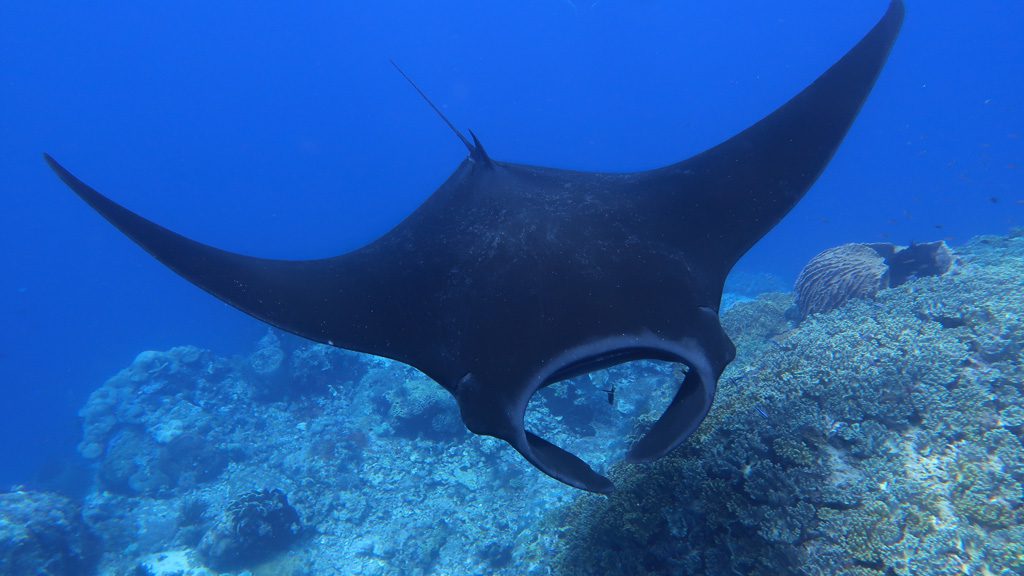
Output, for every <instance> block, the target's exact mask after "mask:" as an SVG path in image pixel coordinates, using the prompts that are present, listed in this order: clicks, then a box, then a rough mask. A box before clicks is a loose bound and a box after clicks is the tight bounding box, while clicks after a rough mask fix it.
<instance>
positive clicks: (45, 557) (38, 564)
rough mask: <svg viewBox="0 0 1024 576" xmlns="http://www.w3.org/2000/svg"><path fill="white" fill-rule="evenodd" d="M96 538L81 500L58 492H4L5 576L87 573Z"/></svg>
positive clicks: (0, 548) (0, 532)
mask: <svg viewBox="0 0 1024 576" xmlns="http://www.w3.org/2000/svg"><path fill="white" fill-rule="evenodd" d="M97 556H98V554H97V543H96V538H95V536H94V535H93V534H92V532H90V530H89V529H88V527H87V526H86V525H85V523H84V522H83V521H82V515H81V512H80V511H79V508H78V506H76V505H75V504H74V503H72V502H71V501H70V500H68V499H67V498H65V497H63V496H59V495H57V494H49V493H41V492H21V491H19V492H10V493H6V494H0V572H2V573H3V574H4V575H5V576H63V575H65V574H88V573H90V572H91V571H92V569H93V566H94V565H95V563H96V558H97Z"/></svg>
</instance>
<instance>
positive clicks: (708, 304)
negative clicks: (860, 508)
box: [46, 0, 903, 492]
mask: <svg viewBox="0 0 1024 576" xmlns="http://www.w3.org/2000/svg"><path fill="white" fill-rule="evenodd" d="M902 20H903V5H902V2H900V1H899V0H896V1H894V2H892V4H891V5H890V6H889V8H888V11H887V12H886V14H885V16H884V17H883V18H882V19H881V21H879V22H878V24H877V25H876V26H875V27H874V28H873V29H872V30H871V31H870V32H869V33H868V34H867V36H865V37H864V38H863V39H862V40H861V41H860V42H859V43H858V44H857V45H856V46H854V47H853V49H851V50H850V51H849V52H848V53H847V54H846V55H845V56H843V57H842V59H840V60H839V61H838V62H837V63H836V64H835V65H833V66H832V67H831V68H830V69H829V70H828V71H826V72H825V73H824V74H823V75H822V76H821V77H820V78H818V79H817V80H815V81H814V82H813V83H812V84H811V85H810V86H808V87H807V88H806V89H804V90H803V91H802V92H800V93H799V94H797V95H796V96H795V97H794V98H793V99H792V100H790V101H789V102H787V103H786V104H784V105H783V106H782V107H780V108H779V109H777V110H776V111H774V112H773V113H771V114H770V115H768V116H767V117H766V118H764V119H763V120H761V121H760V122H758V123H756V124H754V125H753V126H751V127H750V128H747V129H746V130H744V131H743V132H741V133H739V134H738V135H736V136H734V137H732V138H730V139H729V140H726V141H725V142H723V143H721V144H719V145H717V146H715V147H713V148H711V149H709V150H706V151H704V152H702V153H700V154H698V155H696V156H694V157H692V158H690V159H687V160H684V161H682V162H679V163H677V164H673V165H671V166H666V167H664V168H659V169H656V170H649V171H645V172H635V173H629V174H608V173H592V172H574V171H569V170H556V169H552V168H542V167H537V166H525V165H521V164H512V163H507V162H500V161H497V160H494V159H492V158H491V157H490V156H488V155H487V153H486V152H485V151H484V148H483V147H482V146H481V145H480V142H479V140H477V138H476V136H475V135H473V137H472V141H470V140H469V139H466V138H465V137H464V136H462V135H461V134H460V137H461V138H462V139H463V142H464V143H465V144H466V145H467V147H468V148H469V151H470V153H469V155H468V157H467V158H466V159H465V160H463V161H462V163H461V164H459V166H458V168H456V170H455V172H454V173H453V174H452V175H451V176H450V177H449V178H448V180H447V181H446V182H445V183H444V184H443V185H442V186H441V187H440V188H439V189H438V190H437V191H436V192H434V194H433V195H431V196H430V197H429V198H428V199H427V200H426V201H425V202H424V203H423V205H422V206H420V207H419V208H418V209H416V211H414V212H413V213H412V214H410V215H409V216H408V217H407V218H406V219H405V220H404V221H402V222H401V223H400V224H398V226H396V227H395V228H394V229H392V230H391V231H390V232H388V233H387V234H385V235H384V236H382V237H381V238H379V239H377V240H376V241H374V242H372V243H370V244H369V245H367V246H365V247H363V248H360V249H358V250H355V251H353V252H349V253H346V254H342V255H340V256H336V257H334V258H327V259H322V260H302V261H290V260H267V259H263V258H254V257H250V256H243V255H239V254H233V253H230V252H225V251H223V250H218V249H217V248H213V247H210V246H206V245H203V244H200V243H198V242H195V241H194V240H190V239H188V238H185V237H184V236H181V235H178V234H176V233H174V232H172V231H170V230H168V229H166V228H163V227H162V226H159V225H157V224H155V223H153V222H150V221H149V220H146V219H145V218H142V217H141V216H139V215H137V214H135V213H134V212H131V211H130V210H128V209H126V208H124V207H122V206H120V205H118V204H116V203H115V202H113V201H111V200H110V199H108V198H106V197H105V196H103V195H101V194H100V193H98V192H96V191H95V190H93V189H92V188H90V187H89V186H87V185H86V184H84V183H83V182H82V181H81V180H79V179H78V178H76V177H75V176H73V175H72V174H71V173H69V172H68V171H67V170H65V169H64V168H63V167H61V166H60V165H59V164H57V162H56V161H54V160H53V159H52V158H50V157H49V156H47V157H46V160H47V162H48V163H49V164H50V166H51V167H52V168H53V170H54V171H55V172H56V173H57V175H58V176H60V178H61V179H62V180H63V181H64V182H65V183H66V184H67V185H68V186H70V187H71V189H72V190H74V191H75V192H76V193H77V194H78V195H79V196H80V197H81V198H82V199H83V200H85V201H86V202H87V203H89V205H91V206H92V207H93V208H94V209H96V211H97V212H99V213H100V214H101V215H102V216H103V217H104V218H106V219H107V220H109V221H110V222H111V223H112V224H113V225H114V226H116V227H117V228H119V229H120V230H121V231H122V232H124V233H125V234H126V235H127V236H128V237H130V238H131V239H132V240H134V241H135V242H137V243H138V244H139V245H140V246H142V247H143V248H144V249H145V250H146V251H147V252H149V253H150V254H152V255H153V256H154V257H155V258H157V259H158V260H160V261H161V262H163V263H164V264H166V265H167V266H168V267H170V268H171V269H172V270H174V271H175V272H177V273H178V274H180V275H181V276H183V277H185V278H186V279H188V280H189V281H190V282H192V283H194V284H196V285H197V286H199V287H201V288H203V289H204V290H206V291H208V292H210V293H211V294H213V295H214V296H216V297H218V298H220V299H221V300H223V301H225V302H227V303H228V304H231V305H232V306H234V307H236V308H238V309H239V310H242V311H243V312H246V313H248V314H251V315H252V316H255V317H256V318H259V319H260V320H263V321H264V322H267V323H269V324H272V325H274V326H277V327H279V328H281V329H283V330H287V331H289V332H293V333H295V334H298V335H300V336H303V337H305V338H308V339H310V340H315V341H317V342H322V343H326V344H330V345H332V346H337V347H340V348H346V349H349V350H355V351H359V352H366V353H369V354H376V355H378V356H385V357H388V358H392V359H394V360H397V361H399V362H404V363H406V364H409V365H411V366H414V367H415V368H418V369H419V370H421V371H422V372H424V373H425V374H426V375H427V376H429V377H430V378H432V379H434V380H435V381H436V382H437V383H438V384H440V385H441V386H443V387H444V388H445V389H446V390H448V391H449V392H451V394H452V396H454V397H455V399H456V401H457V402H458V405H459V408H460V410H461V413H462V419H463V421H464V422H465V424H466V426H467V427H468V428H469V429H470V430H471V431H472V432H474V433H476V434H484V435H488V436H494V437H496V438H500V439H502V440H504V441H506V442H508V443H509V444H510V445H511V446H512V447H513V448H515V449H516V450H517V451H519V453H520V454H522V455H523V456H524V457H525V458H526V459H527V460H529V461H530V462H531V463H532V464H533V465H534V466H536V467H537V468H539V469H540V470H542V471H543V472H545V473H546V474H549V475H550V476H552V477H553V478H555V479H557V480H560V481H562V482H564V483H566V484H569V485H571V486H575V487H577V488H582V489H584V490H590V491H594V492H609V491H611V490H612V488H613V486H612V483H611V482H610V481H609V480H608V479H607V478H605V477H603V476H601V475H600V474H598V473H596V472H595V471H594V470H592V469H591V468H590V466H588V465H587V464H586V463H585V462H583V461H582V460H580V459H579V458H577V457H576V456H574V455H573V454H571V453H569V452H567V451H565V450H563V449H561V448H559V447H557V446H555V445H553V444H551V443H550V442H548V441H546V440H544V439H543V438H541V437H540V436H538V435H537V434H535V433H532V432H528V431H526V430H525V429H524V425H523V420H524V416H525V412H526V407H527V403H528V401H529V399H530V397H531V396H532V395H533V394H534V392H536V391H537V390H538V389H540V388H542V387H544V386H547V385H549V384H552V383H555V382H558V381H561V380H564V379H567V378H570V377H573V376H576V375H580V374H585V373H588V372H591V371H593V370H598V369H601V368H606V367H608V366H612V365H615V364H619V363H622V362H629V361H632V360H639V359H656V360H665V361H671V362H679V363H682V364H685V365H686V367H687V371H686V376H685V377H684V379H683V382H682V384H681V385H680V387H679V390H678V392H677V393H676V395H675V398H674V399H673V400H672V402H671V404H670V405H669V406H668V408H667V409H666V410H665V413H664V414H663V415H662V416H661V418H660V419H659V420H658V421H657V423H655V424H654V426H653V427H652V428H651V430H650V431H649V432H648V433H647V434H646V435H645V436H644V437H643V438H641V439H640V440H639V441H637V442H636V444H635V445H634V446H633V447H632V448H631V450H630V452H629V454H628V456H627V458H628V460H629V461H633V462H642V461H648V460H653V459H655V458H658V457H660V456H662V455H664V454H666V453H667V452H669V451H670V450H672V449H673V448H675V447H676V446H678V445H679V444H680V443H682V442H683V441H684V440H685V439H686V438H687V437H688V436H689V435H690V434H692V433H693V431H694V430H695V429H696V428H697V426H698V425H699V424H700V423H701V421H702V420H703V419H704V416H705V415H706V414H707V413H708V410H709V408H710V407H711V403H712V400H713V399H714V396H715V389H716V386H717V382H718V378H719V376H720V375H721V374H722V371H723V370H724V369H725V367H726V365H727V364H728V363H729V362H730V361H732V359H733V357H734V356H735V348H734V347H733V344H732V342H731V341H730V340H729V338H728V337H727V336H726V334H725V333H724V332H723V330H722V327H721V326H720V324H719V321H718V307H719V305H720V300H721V296H722V289H723V284H724V282H725V277H726V275H727V274H728V273H729V270H730V269H731V268H732V267H733V265H734V264H735V263H736V261H737V260H738V259H739V258H740V256H742V255H743V254H744V253H745V252H746V251H747V250H748V249H749V248H750V247H751V246H753V245H754V243H756V242H757V241H758V240H759V239H760V238H761V237H762V236H764V234H765V233H767V232H768V231H769V230H770V229H771V228H772V227H773V226H775V224H776V223H778V222H779V220H781V219H782V217H783V216H785V214H786V213H787V212H789V210H790V209H791V208H793V206H794V205H795V204H796V203H797V201H799V200H800V198H801V197H802V196H803V195H804V193H805V192H806V191H807V190H808V188H810V186H811V184H812V183H813V182H814V181H815V180H816V179H817V178H818V176H819V175H820V174H821V172H822V171H823V170H824V169H825V165H826V164H827V163H828V162H829V160H830V159H831V158H832V155H833V154H834V153H835V151H836V148H837V147H838V146H839V143H840V141H841V140H842V139H843V137H844V136H845V134H846V132H847V130H848V129H849V127H850V125H851V124H852V122H853V120H854V118H855V117H856V116H857V113H858V111H859V110H860V108H861V106H862V104H863V103H864V101H865V99H866V98H867V95H868V92H870V90H871V88H872V86H873V85H874V83H875V79H876V78H877V77H878V74H879V72H880V71H881V69H882V66H883V64H884V63H885V61H886V59H887V57H888V54H889V51H890V49H891V47H892V44H893V42H894V41H895V39H896V36H897V33H898V31H899V28H900V25H901V23H902Z"/></svg>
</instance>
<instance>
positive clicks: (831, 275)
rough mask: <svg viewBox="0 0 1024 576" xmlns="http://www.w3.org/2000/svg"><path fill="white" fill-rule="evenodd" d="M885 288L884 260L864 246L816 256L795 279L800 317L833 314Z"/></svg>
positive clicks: (876, 252) (887, 284) (887, 279)
mask: <svg viewBox="0 0 1024 576" xmlns="http://www.w3.org/2000/svg"><path fill="white" fill-rule="evenodd" d="M888 287H889V267H888V266H887V265H886V263H885V258H883V257H882V255H881V254H879V253H878V251H877V250H875V249H874V248H872V247H871V246H869V245H867V244H843V245H842V246H836V247H835V248H829V249H828V250H825V251H824V252H822V253H821V254H818V255H817V256H815V257H814V258H811V261H810V262H808V263H807V266H804V269H803V270H801V271H800V276H799V277H797V279H796V302H797V306H798V307H799V308H800V315H801V316H803V317H804V318H806V317H807V316H808V315H809V314H814V313H817V312H827V311H829V310H834V309H836V308H838V307H840V306H842V305H843V304H846V302H847V301H848V300H850V299H852V298H870V297H872V296H874V295H875V294H877V293H878V291H879V290H881V289H883V288H888Z"/></svg>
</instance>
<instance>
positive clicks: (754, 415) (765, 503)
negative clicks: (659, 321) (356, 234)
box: [0, 237, 1024, 576]
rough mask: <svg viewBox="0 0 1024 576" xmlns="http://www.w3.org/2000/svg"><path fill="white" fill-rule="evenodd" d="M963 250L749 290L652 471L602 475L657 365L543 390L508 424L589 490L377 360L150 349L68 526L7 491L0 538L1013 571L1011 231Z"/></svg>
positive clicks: (91, 435)
mask: <svg viewBox="0 0 1024 576" xmlns="http://www.w3.org/2000/svg"><path fill="white" fill-rule="evenodd" d="M872 250H874V248H872ZM875 253H876V255H877V254H878V252H875ZM899 253H900V252H898V251H894V252H893V253H892V254H889V255H888V258H889V259H890V260H891V258H892V256H893V255H896V254H899ZM910 256H913V258H910V260H915V261H916V260H918V259H919V257H918V256H916V255H913V254H909V255H907V257H908V258H909V257H910ZM926 256H927V257H926V258H924V260H926V261H927V260H928V259H930V258H932V256H928V255H926ZM881 257H882V258H883V260H884V259H886V258H887V256H884V255H882V256H881ZM956 257H957V262H958V264H957V266H956V267H955V268H954V269H952V270H951V271H949V272H948V273H946V274H945V275H942V276H926V275H925V274H924V273H923V272H922V273H921V274H917V273H913V274H909V275H908V276H907V282H905V283H904V284H902V285H901V286H898V287H895V288H888V289H882V290H879V291H878V292H877V293H876V294H875V295H874V297H873V298H871V299H856V300H851V301H849V302H847V304H846V305H845V306H843V307H841V308H838V309H835V310H832V311H830V312H826V313H820V314H814V315H812V316H810V317H808V318H806V319H803V320H802V321H801V322H798V321H799V320H801V318H799V317H798V316H797V315H794V313H793V311H794V309H795V307H794V296H793V295H792V294H786V293H760V294H757V295H756V299H755V298H753V296H754V295H755V294H745V295H743V296H742V297H741V298H739V300H743V301H738V302H737V303H735V305H734V306H733V307H731V308H730V309H729V310H728V311H727V312H725V313H724V315H723V318H722V323H723V326H724V327H725V329H726V331H727V332H728V333H729V334H731V335H732V337H733V339H734V340H735V342H736V343H737V347H738V351H739V356H738V357H737V358H736V360H735V361H734V362H733V363H732V365H730V367H729V369H728V370H727V371H726V373H725V374H724V375H723V377H722V379H721V383H720V387H719V394H718V399H717V401H716V403H715V406H714V408H713V409H712V411H711V413H710V414H709V416H708V419H707V420H706V421H705V422H704V424H702V425H701V427H700V428H699V429H698V431H697V433H696V434H695V435H694V436H693V437H692V438H691V439H690V440H688V441H687V442H686V444H684V445H683V446H682V447H681V448H679V449H677V450H676V451H674V452H673V453H671V454H670V455H668V456H667V457H665V458H663V459H662V460H660V461H658V462H656V463H653V464H647V465H635V466H633V465H626V464H616V462H618V461H619V460H620V459H621V458H622V454H623V453H624V451H625V450H626V448H627V447H628V445H629V442H630V441H631V439H633V438H636V437H637V436H638V435H639V434H640V433H641V432H642V431H643V429H644V427H645V426H649V425H650V423H651V422H653V421H654V420H655V419H656V417H657V416H658V415H660V413H661V411H662V410H664V408H665V406H666V405H667V404H668V402H669V401H670V400H671V398H672V396H673V394H674V392H675V388H676V386H677V385H678V382H679V381H680V379H681V374H680V372H679V369H678V366H675V365H671V364H665V363H658V362H634V363H630V364H625V365H621V366H616V367H613V368H609V369H608V370H604V371H600V372H595V373H592V374H589V375H586V376H581V377H578V378H574V379H572V380H570V381H567V382H562V383H558V384H556V385H553V386H550V387H547V388H545V389H543V390H541V391H539V392H538V393H537V394H536V395H535V396H534V397H533V398H532V399H531V402H530V406H529V410H528V412H527V417H526V424H527V428H528V429H530V430H533V431H536V432H538V433H540V434H541V435H543V436H544V437H545V438H548V439H550V440H551V441H552V442H554V443H556V444H558V445H560V446H564V447H566V448H568V449H570V450H572V451H573V452H575V453H577V454H580V455H581V456H582V457H583V458H584V459H585V460H586V461H588V462H591V463H593V465H594V466H595V468H598V469H599V470H600V471H602V472H605V471H608V470H609V469H610V472H609V474H610V475H611V476H612V478H613V479H614V480H615V481H616V483H617V485H618V487H619V490H618V491H617V492H616V493H614V494H612V495H611V496H610V497H600V496H593V495H581V494H580V493H579V492H577V491H575V490H573V489H571V488H568V487H566V486H564V485H562V484H560V483H558V482H556V481H554V480H551V479H549V478H547V477H546V476H543V475H541V474H539V473H537V472H536V471H535V470H534V469H532V468H531V467H530V466H529V465H527V464H525V463H524V462H523V461H522V460H521V458H519V457H518V456H517V455H514V454H512V453H510V452H511V451H510V450H509V449H508V447H507V446H505V445H504V444H503V443H501V442H499V441H496V440H493V439H489V438H483V437H477V436H473V435H471V434H469V433H468V432H467V431H466V430H465V429H464V428H463V427H462V425H461V424H460V422H459V419H458V411H457V408H456V406H455V404H454V402H453V400H452V399H451V398H450V397H449V396H448V394H447V392H445V391H444V390H442V389H440V388H439V387H438V386H437V385H436V384H434V383H433V382H431V381H430V380H429V379H427V378H426V377H425V376H424V375H423V374H421V373H419V372H418V371H416V370H414V369H411V368H409V367H407V366H403V365H400V364H397V363H394V362H391V361H388V360H384V359H380V358H375V357H370V356H363V355H358V354H354V353H349V352H345V351H341V350H337V349H334V348H330V347H326V346H320V345H315V344H310V343H307V342H304V341H300V340H298V339H295V338H293V337H291V336H288V335H283V334H278V333H275V332H271V333H268V335H267V336H266V337H264V338H263V339H261V340H260V342H259V343H258V344H257V347H256V350H255V352H254V353H253V354H251V355H250V356H248V357H243V358H237V359H226V358H222V357H218V356H216V355H214V354H213V353H211V352H208V351H204V350H200V349H198V348H194V347H188V346H185V347H179V348H173V349H171V350H168V351H165V352H145V353H143V354H140V355H139V356H138V357H137V358H136V359H135V361H134V362H133V363H132V364H131V365H130V366H129V367H128V368H126V369H125V370H122V371H121V372H120V373H119V374H117V375H115V376H114V377H113V378H111V379H110V380H109V381H107V382H106V383H105V384H104V385H103V386H102V387H101V388H100V389H98V390H96V391H95V392H94V393H93V394H92V396H91V397H90V398H89V401H88V402H87V403H86V405H85V406H84V407H83V408H82V410H81V415H82V418H83V439H82V442H81V444H80V445H79V450H80V452H81V454H82V456H83V457H85V458H86V459H87V460H88V461H89V462H90V463H91V466H92V471H93V473H94V475H95V476H94V486H93V489H92V490H90V491H89V492H88V494H87V496H86V497H85V499H84V502H82V506H81V508H82V515H81V518H82V520H81V521H74V520H72V519H73V518H78V516H77V513H76V512H74V511H73V510H72V508H73V507H71V506H70V505H69V504H68V503H67V502H66V501H60V502H55V503H52V504H48V505H47V506H48V507H49V508H48V510H57V511H59V512H57V513H54V512H47V514H49V515H47V514H43V513H42V511H41V510H40V509H39V508H38V507H36V508H33V507H32V506H31V505H29V504H27V503H26V502H30V501H31V500H32V499H33V498H42V496H38V495H32V496H17V497H15V496H11V495H6V496H3V497H0V536H4V537H5V538H8V540H6V541H12V540H10V538H14V539H15V540H16V539H17V538H20V537H22V536H17V535H18V534H21V535H23V536H24V537H26V538H27V537H28V536H25V535H31V534H32V533H31V532H29V531H27V530H26V529H25V526H27V525H30V523H31V522H33V521H37V522H38V519H39V518H44V519H48V520H47V521H50V520H52V519H53V518H57V519H58V521H57V522H56V524H57V525H61V524H62V523H66V524H67V525H68V526H87V527H88V529H89V530H91V531H92V532H94V533H95V534H96V535H97V537H98V538H99V540H100V541H101V542H100V544H97V545H96V546H95V547H90V548H88V549H90V550H92V549H95V550H100V549H102V550H103V555H102V557H101V558H100V560H99V573H100V574H104V575H105V576H106V575H110V576H121V575H124V574H139V575H142V574H147V575H148V574H154V575H157V574H162V575H170V574H178V575H181V574H184V575H186V576H212V575H213V574H250V573H251V574H252V575H253V576H268V575H275V576H277V575H280V576H308V575H311V574H316V575H318V576H319V575H325V576H333V575H355V574H358V575H360V576H376V575H387V574H403V575H410V576H420V575H427V574H492V575H495V576H511V575H516V576H519V575H537V576H540V575H549V574H572V575H576V574H578V575H590V574H608V575H609V576H615V575H619V574H622V575H625V574H629V575H633V574H707V575H713V576H714V575H727V574H728V575H731V574H737V573H740V574H754V575H756V574H773V575H774V574H804V575H808V576H824V575H833V574H844V575H847V576H853V575H857V576H883V575H884V576H918V575H920V576H923V575H925V574H928V575H931V574H961V573H977V574H984V573H989V574H999V575H1011V574H1018V573H1024V560H1022V558H1024V556H1022V554H1024V547H1022V545H1021V544H1020V543H1021V542H1024V505H1022V498H1024V497H1022V484H1024V447H1022V438H1024V389H1022V386H1021V382H1024V361H1022V359H1021V353H1022V350H1024V301H1022V300H1021V298H1020V297H1019V294H1018V293H1016V292H1015V291H1013V290H1009V289H1008V287H1010V286H1019V284H1020V278H1021V277H1024V238H1020V237H1015V238H996V237H987V238H980V239H977V240H975V241H973V242H972V243H970V244H969V245H967V246H964V247H963V248H961V249H959V250H958V251H957V253H956ZM886 266H890V265H889V264H886ZM891 273H892V269H891V267H890V274H891ZM748 283H749V284H751V285H757V286H760V287H762V288H763V287H764V286H766V285H768V284H766V283H764V282H761V281H754V280H751V281H750V282H748ZM762 288H758V290H760V289H762ZM611 389H614V390H615V394H614V398H612V402H609V392H608V391H609V390H611ZM266 486H274V487H278V488H279V491H273V490H270V491H267V490H263V491H256V492H253V490H255V489H258V488H260V487H266ZM22 494H23V493H22ZM285 494H287V498H285V496H284V495H285ZM240 495H243V496H240ZM7 498H13V500H6V499H7ZM19 498H20V500H19ZM11 502H13V503H14V504H10V503H11ZM12 506H13V508H12ZM11 509H21V510H36V512H37V513H32V514H27V513H22V514H20V515H17V514H14V515H12V513H10V512H8V510H11ZM299 519H301V525H302V530H301V532H299V531H298V526H299V524H298V521H299ZM76 522H77V524H76ZM83 530H85V529H84V528H83ZM75 531H77V528H76V529H75ZM75 531H72V532H75ZM43 533H44V534H45V533H46V532H43ZM8 535H14V536H8ZM85 537H86V536H83V538H85ZM0 540H2V539H0ZM26 541H28V540H26ZM52 541H56V540H51V539H43V540H39V541H38V543H40V544H46V543H48V542H52ZM71 541H72V542H74V541H75V540H74V539H72V540H71ZM2 546H3V544H2V543H0V562H5V561H7V562H10V561H9V560H6V558H8V557H10V555H9V553H8V552H7V550H8V549H5V548H2ZM29 549H31V548H25V550H29ZM67 550H71V551H74V550H86V548H85V547H84V546H83V545H79V546H78V548H76V547H75V544H72V545H70V546H69V547H68V548H67ZM5 554H7V555H8V556H4V555H5ZM40 554H41V553H40ZM40 554H36V556H27V557H25V558H38V557H40ZM53 557H54V558H59V557H60V556H59V555H54V556H53ZM71 557H72V558H74V557H75V556H74V554H72V556H71ZM82 558H84V556H82ZM39 561H41V560H37V561H36V562H39ZM40 566H41V565H40ZM34 569H36V570H37V571H28V572H22V573H26V574H36V573H37V572H38V569H39V566H36V567H34ZM75 570H78V568H75ZM0 572H2V573H4V574H7V573H9V572H10V573H14V574H18V572H15V571H12V570H9V569H8V568H7V565H4V564H0ZM41 573H43V574H47V572H45V571H43V572H41ZM50 573H52V574H59V573H63V574H90V573H91V572H90V571H89V570H88V568H84V569H82V570H79V571H77V572H76V571H71V572H68V571H66V570H65V571H64V572H60V571H59V569H57V568H54V569H53V570H51V572H50Z"/></svg>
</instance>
